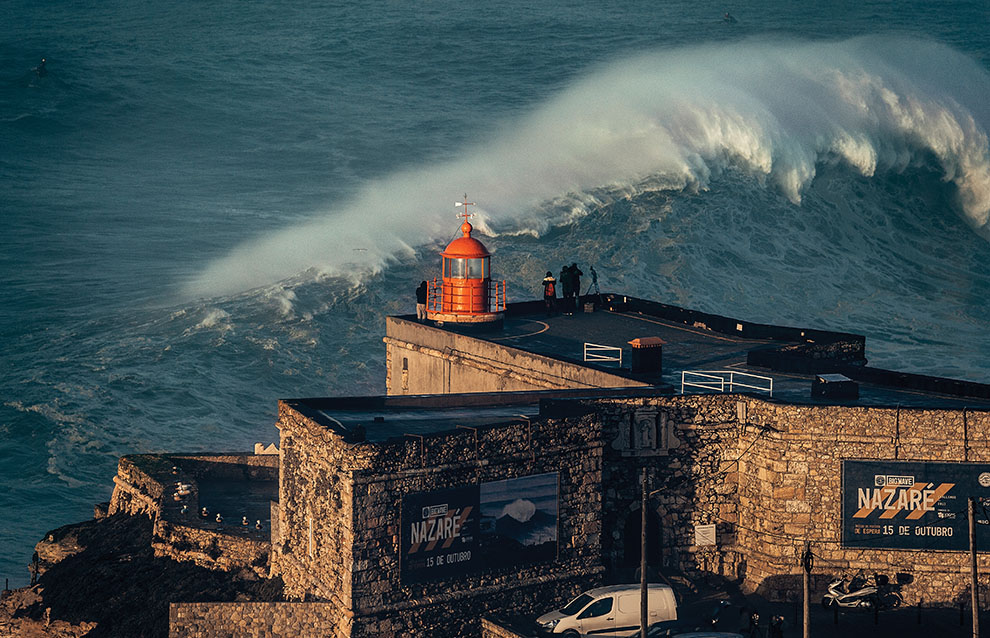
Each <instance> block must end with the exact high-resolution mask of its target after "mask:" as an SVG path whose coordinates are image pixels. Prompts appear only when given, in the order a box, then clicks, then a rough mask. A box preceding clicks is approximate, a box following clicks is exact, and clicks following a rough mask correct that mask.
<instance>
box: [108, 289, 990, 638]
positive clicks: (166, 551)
mask: <svg viewBox="0 0 990 638" xmlns="http://www.w3.org/2000/svg"><path fill="white" fill-rule="evenodd" d="M600 301H603V302H604V303H600V304H599V305H597V306H595V307H593V308H589V310H594V312H589V313H577V314H576V315H574V316H569V317H562V316H556V317H553V318H546V317H545V316H544V315H543V313H542V307H541V306H539V305H538V304H517V305H515V306H512V305H510V306H509V308H508V309H507V310H506V312H505V318H504V328H503V329H502V330H501V331H499V332H495V333H477V334H474V333H469V332H464V331H462V330H461V329H460V328H459V327H451V326H446V327H444V326H437V325H433V324H430V323H420V322H418V321H416V320H414V319H413V318H411V317H392V318H389V319H388V321H387V327H386V330H387V334H386V338H385V343H386V351H387V375H388V377H387V384H386V385H387V395H386V396H380V397H351V398H311V399H285V400H281V401H279V404H278V407H279V409H278V420H277V426H278V429H279V431H280V442H279V446H278V454H277V455H264V454H263V455H135V456H128V457H124V458H123V459H121V462H120V466H119V470H118V475H117V477H116V478H115V483H116V488H115V490H114V495H113V500H112V501H111V503H110V505H109V507H108V513H109V514H111V515H114V514H123V513H126V514H129V515H133V516H148V517H150V518H151V519H152V520H153V521H154V536H153V545H154V552H155V555H156V556H159V557H168V558H171V559H174V560H176V561H185V562H190V563H194V564H196V565H199V566H202V567H206V568H208V569H211V570H215V571H222V572H227V573H230V574H234V573H244V572H245V570H247V571H250V572H252V573H254V574H255V575H256V576H258V577H264V578H271V579H273V581H272V582H276V581H279V580H280V582H281V583H282V587H283V590H282V591H283V595H284V598H285V600H284V601H280V602H273V601H271V600H265V601H257V602H252V601H249V600H245V601H241V602H236V603H222V604H221V603H217V604H209V603H202V602H195V603H194V602H189V603H183V602H175V603H173V604H172V608H171V613H170V621H169V622H170V635H171V636H174V637H175V638H179V637H197V638H199V637H204V638H205V637H212V636H219V635H231V634H232V635H238V636H241V635H243V636H247V635H251V636H274V635H279V634H281V633H286V632H292V631H296V629H293V628H299V627H308V628H309V629H308V632H309V633H312V634H318V635H326V636H333V637H335V638H364V637H371V636H389V635H408V636H433V635H444V636H464V637H468V636H471V637H474V636H478V635H480V633H481V631H482V618H484V617H486V616H489V615H497V614H500V613H502V612H504V611H505V610H512V612H514V613H516V614H522V615H526V614H536V613H538V612H542V611H546V610H547V609H550V608H553V607H555V606H559V605H560V604H561V603H562V602H565V601H566V599H568V598H570V597H571V596H573V595H574V594H576V593H578V592H579V591H581V590H584V589H587V588H590V587H593V586H597V585H601V584H606V583H616V582H631V581H634V579H635V569H636V567H637V566H638V565H639V562H640V542H641V536H642V530H641V529H640V527H641V520H642V512H641V510H640V507H641V505H640V504H641V498H642V490H643V486H642V485H641V482H640V477H641V476H642V474H643V473H644V471H645V474H646V477H647V482H648V490H649V492H650V497H649V506H648V511H647V513H646V514H647V529H646V536H647V553H648V556H647V563H648V566H649V568H650V572H651V574H652V576H653V577H656V578H667V577H671V578H672V577H674V576H676V577H677V578H679V579H681V580H683V581H686V582H688V583H691V582H702V581H706V580H711V579H723V580H725V581H732V582H734V583H737V584H738V585H739V586H740V588H741V589H742V590H743V591H744V592H755V593H759V594H762V595H763V596H765V597H766V598H768V599H770V600H777V601H796V600H797V599H798V597H799V596H800V592H801V587H800V574H801V571H800V570H801V566H800V560H799V559H800V556H801V554H802V552H803V551H804V550H805V547H806V545H808V544H810V547H811V549H812V551H813V553H814V556H815V558H816V564H815V568H814V572H813V574H812V587H813V590H814V591H821V589H822V588H823V586H824V584H825V580H826V579H827V578H829V577H831V576H832V575H834V574H836V573H840V572H844V571H856V570H859V569H863V570H866V571H868V572H870V573H872V572H879V573H887V574H895V573H905V574H910V575H912V577H913V583H912V584H911V585H910V586H908V587H905V588H904V590H903V592H902V593H903V596H904V601H905V603H907V604H913V603H915V602H918V601H921V600H922V599H923V600H924V601H925V603H926V605H929V606H932V605H943V606H954V605H956V604H957V603H958V601H959V600H960V599H962V598H963V597H964V595H965V592H966V591H967V587H968V583H969V580H968V574H967V573H966V570H967V567H968V561H969V554H968V552H967V551H965V548H966V547H968V545H965V546H961V545H960V543H961V542H962V541H963V539H959V538H956V539H955V540H953V541H952V543H948V544H946V542H945V541H946V538H945V536H944V535H945V534H949V533H950V532H951V533H952V534H955V533H956V531H955V530H957V529H959V525H958V523H959V521H960V520H961V519H960V517H961V516H963V514H962V511H963V510H964V509H965V500H966V498H967V497H968V496H972V495H977V496H980V495H982V494H983V492H982V491H981V490H986V492H987V494H986V496H987V497H988V498H990V400H988V399H987V398H986V397H990V393H988V392H987V390H990V388H987V386H984V385H981V384H973V383H962V382H952V381H951V380H946V379H936V378H934V377H925V376H923V375H897V374H896V373H889V372H888V371H882V370H875V369H873V368H870V367H869V366H868V365H867V362H866V359H865V340H864V339H863V338H862V337H860V336H857V335H849V334H845V333H833V332H826V331H817V330H811V329H802V328H788V327H776V326H767V325H763V324H755V323H750V322H745V321H740V320H736V319H732V318H729V317H720V316H715V315H710V314H705V313H697V312H693V311H688V310H685V309H679V308H676V307H673V306H666V305H663V304H655V303H653V302H647V301H643V300H636V299H633V298H629V297H619V296H615V295H604V296H603V297H602V299H601V300H600ZM587 343H591V344H595V345H598V346H605V347H607V348H613V349H615V350H618V351H620V352H622V353H623V356H622V362H621V363H620V362H619V361H618V360H616V361H602V360H591V361H588V360H585V357H583V356H582V353H583V351H584V350H586V348H585V347H584V346H585V344H587ZM643 344H648V346H649V347H657V345H658V344H662V357H661V356H660V355H661V351H659V350H658V351H656V352H650V353H645V355H649V356H648V357H647V356H645V355H644V353H642V352H636V351H635V350H634V349H635V348H638V347H640V346H642V345H643ZM637 355H639V356H640V358H639V360H638V361H637ZM644 361H647V363H646V364H645V365H644V364H643V362H644ZM654 362H655V363H654ZM691 375H694V376H691ZM720 375H721V376H720ZM734 375H742V378H743V380H740V377H739V376H734ZM747 375H748V376H747ZM823 375H837V376H835V377H827V376H823ZM706 377H707V378H708V379H709V380H708V381H701V382H697V381H696V382H695V384H694V385H693V386H692V385H690V384H689V383H686V380H687V379H692V378H695V379H697V378H700V379H705V378H706ZM751 379H764V380H770V382H771V383H770V384H769V385H768V386H767V387H765V388H764V387H762V386H761V385H760V383H762V382H758V381H752V380H751ZM827 382H833V383H836V384H837V385H836V386H835V387H842V388H845V387H848V386H849V385H852V386H855V388H856V394H855V396H851V395H848V394H836V395H830V394H829V393H828V392H825V393H820V392H819V393H817V394H816V392H815V391H814V390H813V388H820V385H821V384H824V383H827ZM706 384H707V385H706ZM733 384H736V386H735V387H734V386H733ZM740 386H741V387H740ZM946 468H948V470H946V471H949V470H951V471H952V472H955V474H954V475H953V476H956V477H957V478H953V479H952V480H951V481H948V479H947V480H946V481H945V482H941V483H939V484H938V485H936V484H934V483H932V484H929V481H928V479H926V478H925V477H926V476H927V474H926V472H928V469H931V470H932V471H936V470H938V471H943V470H945V469H946ZM856 472H858V473H859V474H856ZM856 481H860V482H859V483H857V482H856ZM863 481H867V482H866V483H863ZM873 481H876V482H875V483H874V482H873ZM183 484H185V485H188V486H189V488H188V492H189V493H188V494H186V495H184V496H181V498H178V499H177V498H176V495H174V494H173V490H174V489H176V487H177V486H179V485H183ZM957 485H958V486H959V487H958V488H957V487H956V486H957ZM857 486H858V487H857ZM953 490H955V491H953ZM225 495H226V496H225ZM898 499H902V500H903V503H901V504H899V503H900V501H898ZM241 501H243V502H247V503H253V505H251V507H253V508H254V509H251V510H250V511H251V512H259V511H264V513H265V515H267V517H266V516H265V515H258V516H257V518H258V519H264V522H265V525H264V526H263V529H262V530H260V531H259V530H254V528H253V527H250V528H246V526H241V525H240V524H239V520H240V516H239V515H235V516H231V515H230V514H229V513H226V512H227V510H228V509H229V508H230V507H231V505H229V503H236V502H241ZM208 502H209V503H208ZM216 503H219V505H216ZM183 505H184V506H186V510H185V511H184V512H183V510H182V509H181V507H182V506H183ZM204 505H205V506H207V507H208V508H210V513H211V514H213V513H214V512H215V511H216V508H218V507H219V508H220V511H222V512H225V517H226V518H225V521H224V524H223V528H222V529H219V528H218V526H217V525H216V523H215V522H213V519H212V517H211V516H210V517H207V518H200V517H199V516H198V511H199V510H200V509H201V508H202V507H203V506H204ZM901 505H903V507H902V506H901ZM936 509H937V510H938V514H939V516H940V517H943V516H944V525H942V524H939V525H934V524H933V525H929V526H928V527H926V528H921V531H920V532H918V531H917V530H916V528H915V527H911V523H910V521H912V520H918V519H919V517H920V516H922V515H925V514H926V512H932V513H934V512H935V511H936ZM250 518H252V519H253V518H256V517H255V516H254V514H252V515H251V517H250ZM940 520H941V519H940ZM936 528H937V529H936ZM864 530H865V531H864ZM904 530H907V531H906V532H905V531H904ZM940 530H941V531H940ZM861 533H869V534H873V533H875V534H876V540H877V542H876V543H875V544H874V543H871V542H869V539H868V540H867V541H863V540H862V538H860V537H859V536H857V534H861ZM936 533H937V534H940V535H942V537H941V538H922V535H923V534H933V535H934V534H936ZM904 536H907V538H904ZM928 541H931V542H928ZM898 542H900V545H898ZM978 563H979V565H978V566H979V568H980V570H981V572H986V571H987V568H990V557H988V556H987V555H986V554H982V553H981V554H980V555H979V559H978ZM980 578H981V580H980V583H981V587H980V596H981V600H982V602H983V604H988V603H990V600H987V591H988V589H987V587H988V586H990V581H988V578H987V576H981V577H980ZM486 626H488V627H489V629H488V630H487V631H488V632H489V634H491V635H495V634H497V633H498V631H499V630H498V629H497V626H496V625H495V624H492V623H487V625H486Z"/></svg>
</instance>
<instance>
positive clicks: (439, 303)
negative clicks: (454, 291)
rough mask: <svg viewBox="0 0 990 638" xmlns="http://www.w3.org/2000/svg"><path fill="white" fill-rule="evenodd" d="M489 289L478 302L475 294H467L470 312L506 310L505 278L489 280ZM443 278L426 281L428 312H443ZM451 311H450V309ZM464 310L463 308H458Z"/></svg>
mask: <svg viewBox="0 0 990 638" xmlns="http://www.w3.org/2000/svg"><path fill="white" fill-rule="evenodd" d="M486 283H487V291H486V294H485V295H482V297H481V299H482V301H481V302H480V303H478V301H477V297H475V296H474V295H465V296H464V298H465V299H467V301H468V308H469V309H468V312H469V313H488V312H504V311H505V304H506V296H505V280H504V279H503V280H502V281H492V280H488V281H487V282H486ZM443 298H444V289H443V280H441V279H438V278H434V279H433V280H432V281H428V282H426V310H427V311H428V312H436V313H443V312H445V311H444V309H443ZM448 312H449V311H448ZM458 312H462V310H458Z"/></svg>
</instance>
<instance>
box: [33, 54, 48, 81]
mask: <svg viewBox="0 0 990 638" xmlns="http://www.w3.org/2000/svg"><path fill="white" fill-rule="evenodd" d="M34 72H35V73H37V74H38V77H39V78H43V77H45V76H46V75H48V69H46V68H45V58H41V62H39V63H38V66H36V67H34Z"/></svg>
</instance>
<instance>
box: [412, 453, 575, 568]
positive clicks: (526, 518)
mask: <svg viewBox="0 0 990 638" xmlns="http://www.w3.org/2000/svg"><path fill="white" fill-rule="evenodd" d="M557 486H558V475H557V473H556V472H552V473H547V474H537V475H534V476H523V477H517V478H512V479H506V480H502V481H489V482H484V483H480V484H478V485H469V486H465V487H457V488H451V489H446V490H437V491H434V492H424V493H419V494H407V495H406V496H404V497H403V498H402V521H401V529H402V532H401V541H400V545H399V551H400V554H401V556H400V568H401V578H402V582H403V583H415V582H422V581H425V580H435V579H442V578H447V577H450V576H456V575H461V574H466V573H469V572H474V571H479V570H486V569H497V568H504V567H511V566H514V565H521V564H526V563H533V562H541V561H550V560H554V559H556V557H557V528H558V517H557V512H558V487H557Z"/></svg>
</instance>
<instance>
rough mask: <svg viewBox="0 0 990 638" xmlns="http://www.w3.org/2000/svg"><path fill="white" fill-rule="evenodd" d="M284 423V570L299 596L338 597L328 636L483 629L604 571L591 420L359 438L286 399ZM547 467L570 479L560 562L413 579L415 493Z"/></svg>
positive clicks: (278, 563)
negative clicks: (410, 522) (409, 510)
mask: <svg viewBox="0 0 990 638" xmlns="http://www.w3.org/2000/svg"><path fill="white" fill-rule="evenodd" d="M279 427H280V429H281V431H282V446H281V454H282V463H283V466H282V472H281V486H280V495H281V499H280V501H281V508H280V510H281V517H282V518H281V520H280V529H281V530H282V537H281V543H280V544H277V545H276V549H275V552H274V553H273V570H275V572H276V573H277V574H279V575H281V576H282V578H283V580H284V581H285V583H286V594H287V595H289V596H290V597H296V598H302V599H306V598H311V599H318V600H327V601H331V602H333V603H335V605H336V606H337V607H338V608H339V609H340V613H339V614H338V615H337V616H336V617H333V618H332V619H331V620H332V622H330V623H329V625H328V626H327V627H326V628H325V629H324V630H325V631H327V633H328V635H334V636H341V637H343V636H383V635H402V634H407V635H440V634H442V635H451V636H454V635H477V633H478V628H479V624H478V623H479V622H480V618H481V617H482V616H483V615H485V614H486V613H490V612H492V611H494V610H497V609H503V608H512V609H515V610H518V611H520V612H536V611H538V610H540V609H543V608H545V607H546V605H550V604H553V603H555V602H556V600H557V599H558V598H559V597H560V596H561V595H562V593H563V595H565V596H566V595H572V594H575V593H577V592H578V591H580V589H581V588H582V587H584V586H585V585H586V584H587V583H588V582H595V581H596V580H599V579H600V577H601V573H602V572H603V568H602V566H601V562H600V559H599V555H600V544H601V522H600V520H599V512H600V511H601V492H600V485H601V475H602V460H601V457H602V443H601V437H600V436H597V435H596V430H595V427H596V426H595V422H594V420H593V419H591V418H589V417H588V416H583V417H580V418H573V417H565V418H550V419H547V420H545V421H540V422H535V421H534V422H533V424H532V426H529V425H523V424H513V425H503V426H493V427H490V428H483V429H479V430H477V431H471V430H458V431H455V432H447V433H439V434H437V435H433V436H426V437H424V438H423V439H417V438H406V439H401V438H400V439H391V440H388V441H385V442H382V443H370V442H360V443H348V442H346V440H345V438H344V437H343V436H341V435H340V434H338V433H334V432H332V431H331V430H330V429H328V428H327V427H326V426H324V425H321V424H318V423H315V422H314V421H312V420H311V419H308V418H306V417H305V416H304V415H302V414H300V413H298V412H296V411H294V410H292V409H291V408H290V407H288V406H287V405H285V404H284V403H283V404H281V409H280V416H279ZM545 472H557V473H559V477H560V479H559V480H560V486H559V490H560V503H561V512H560V521H561V522H560V531H559V534H560V538H561V543H560V550H559V554H558V558H557V560H556V561H555V562H554V563H553V564H552V565H538V566H535V567H524V568H521V569H520V568H509V569H505V570H502V571H501V572H499V571H496V572H486V573H481V574H473V575H466V576H461V577H457V578H453V579H446V580H441V581H432V582H425V583H414V584H410V583H403V582H402V578H401V576H400V565H399V552H400V547H399V534H400V530H399V525H400V520H399V519H400V512H401V502H402V497H403V496H404V495H407V494H411V493H423V492H430V491H434V490H438V489H443V488H448V487H456V486H462V485H469V484H474V483H477V482H478V481H482V480H492V479H495V480H502V479H505V478H511V477H514V476H527V475H533V474H541V473H545ZM310 517H311V518H310ZM311 521H312V527H310V524H311Z"/></svg>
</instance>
